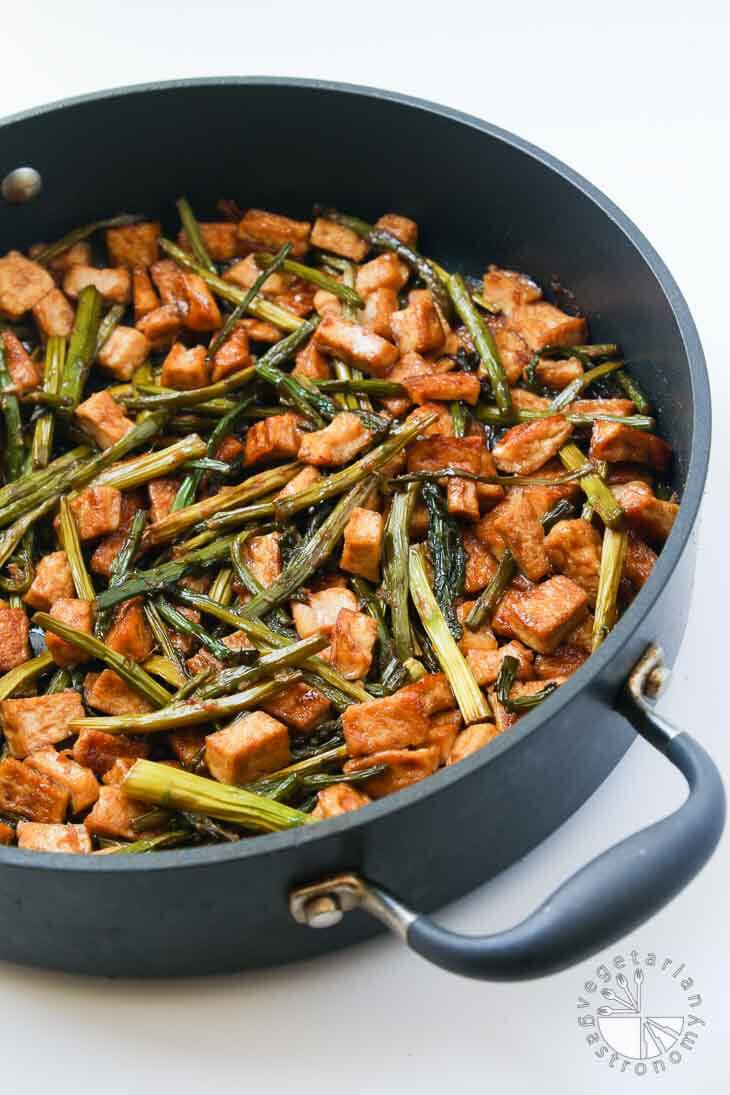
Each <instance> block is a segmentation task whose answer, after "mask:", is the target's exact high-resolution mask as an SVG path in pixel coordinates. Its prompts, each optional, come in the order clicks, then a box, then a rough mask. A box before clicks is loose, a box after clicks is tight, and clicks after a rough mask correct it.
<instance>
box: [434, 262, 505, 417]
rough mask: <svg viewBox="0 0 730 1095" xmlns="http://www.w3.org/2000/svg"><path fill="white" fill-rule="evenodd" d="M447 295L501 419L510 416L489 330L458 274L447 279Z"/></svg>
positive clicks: (503, 373) (501, 374)
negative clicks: (487, 384) (477, 361)
mask: <svg viewBox="0 0 730 1095" xmlns="http://www.w3.org/2000/svg"><path fill="white" fill-rule="evenodd" d="M449 294H450V296H451V299H452V300H453V302H454V306H455V308H456V310H457V312H458V313H459V316H460V317H461V320H462V322H463V323H464V325H465V327H466V329H467V330H468V332H469V334H470V335H471V337H472V341H473V342H474V346H475V347H476V349H477V352H478V354H479V357H480V358H481V366H480V373H481V374H482V375H483V376H486V377H488V378H489V382H490V384H491V385H492V392H493V393H494V398H495V401H496V403H497V406H498V407H499V410H500V412H501V413H502V414H503V415H504V414H510V413H511V411H512V395H511V393H510V388H509V381H508V380H507V377H506V375H505V372H504V369H503V368H502V366H501V364H500V361H499V356H498V354H497V347H496V345H495V342H494V339H493V338H492V335H491V332H490V330H489V328H488V327H487V326H486V324H485V322H484V320H483V319H482V317H481V316H480V315H479V313H478V312H477V310H476V308H475V307H474V305H473V303H472V300H471V297H470V296H469V290H468V289H467V287H466V285H465V284H464V279H463V278H462V277H460V276H459V275H458V274H452V275H451V277H450V278H449Z"/></svg>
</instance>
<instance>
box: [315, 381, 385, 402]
mask: <svg viewBox="0 0 730 1095" xmlns="http://www.w3.org/2000/svg"><path fill="white" fill-rule="evenodd" d="M312 384H314V385H315V386H316V387H317V388H319V390H320V391H321V392H347V393H348V394H352V395H357V394H362V395H374V396H377V397H378V399H389V398H390V397H391V396H402V395H405V394H406V389H405V388H404V387H403V385H402V384H397V383H396V382H395V381H392V380H371V379H370V378H368V377H366V378H363V379H360V378H357V379H355V378H354V377H350V378H346V379H337V380H313V381H312Z"/></svg>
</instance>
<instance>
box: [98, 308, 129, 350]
mask: <svg viewBox="0 0 730 1095" xmlns="http://www.w3.org/2000/svg"><path fill="white" fill-rule="evenodd" d="M126 310H127V307H126V305H125V304H112V306H111V308H110V309H109V311H108V312H107V313H106V315H105V316H104V318H103V319H102V321H101V323H100V324H99V331H98V334H97V336H96V349H95V351H94V357H98V356H99V354H100V352H101V351H102V350H103V349H104V347H105V346H106V344H107V342H108V341H109V339H110V338H111V336H112V333H113V331H114V330H115V328H116V327H118V326H119V324H120V323H121V322H122V318H123V316H124V313H125V312H126Z"/></svg>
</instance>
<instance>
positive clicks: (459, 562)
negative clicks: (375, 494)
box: [421, 483, 466, 640]
mask: <svg viewBox="0 0 730 1095" xmlns="http://www.w3.org/2000/svg"><path fill="white" fill-rule="evenodd" d="M421 497H422V498H423V501H424V502H425V504H426V509H427V510H428V547H429V554H430V556H431V565H432V567H433V592H434V596H435V598H436V603H437V604H438V606H439V608H440V609H441V612H442V613H443V617H444V619H445V620H446V626H447V627H448V629H449V631H450V632H451V634H452V635H453V636H454V638H455V639H457V640H458V639H460V638H461V635H462V629H461V624H460V623H459V621H458V619H457V616H456V608H455V601H456V598H457V597H458V596H459V595H460V594H461V592H462V589H463V588H464V575H465V571H466V552H465V551H464V544H463V543H462V539H461V533H460V532H459V526H458V525H457V523H456V521H455V520H454V519H453V517H450V516H449V514H448V512H447V510H446V505H445V502H444V499H443V498H442V496H441V491H440V490H439V488H438V487H437V486H436V484H435V483H424V485H423V488H422V490H421Z"/></svg>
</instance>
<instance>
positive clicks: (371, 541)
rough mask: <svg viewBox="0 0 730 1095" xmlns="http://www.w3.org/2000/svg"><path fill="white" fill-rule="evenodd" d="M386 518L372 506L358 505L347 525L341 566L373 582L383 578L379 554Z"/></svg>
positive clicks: (350, 572) (381, 547) (381, 549)
mask: <svg viewBox="0 0 730 1095" xmlns="http://www.w3.org/2000/svg"><path fill="white" fill-rule="evenodd" d="M383 528H384V524H383V518H382V516H381V515H380V514H379V513H376V512H375V510H372V509H363V508H362V507H361V506H357V507H356V508H355V509H354V510H353V511H352V514H351V515H350V519H349V521H348V522H347V524H346V525H345V536H344V547H343V550H342V558H341V559H340V566H341V567H342V569H343V570H346V571H347V572H348V573H349V574H357V575H359V576H360V577H361V578H367V579H368V581H370V582H377V581H378V579H379V577H380V556H381V554H382V551H383Z"/></svg>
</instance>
